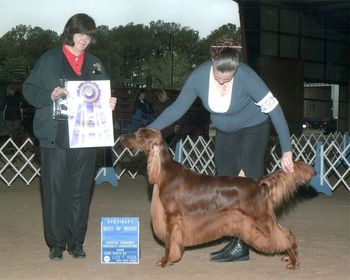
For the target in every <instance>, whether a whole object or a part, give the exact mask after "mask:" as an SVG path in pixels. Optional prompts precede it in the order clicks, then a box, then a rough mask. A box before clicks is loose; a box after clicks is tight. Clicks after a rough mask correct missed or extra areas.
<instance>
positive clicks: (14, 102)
mask: <svg viewBox="0 0 350 280" xmlns="http://www.w3.org/2000/svg"><path fill="white" fill-rule="evenodd" d="M21 105H22V98H21V95H20V94H19V93H18V92H17V91H16V88H15V86H14V85H8V86H7V94H6V97H5V109H4V124H5V127H6V128H7V129H8V131H9V133H10V135H11V136H12V132H13V131H14V130H16V129H18V128H20V127H21V120H22V109H21Z"/></svg>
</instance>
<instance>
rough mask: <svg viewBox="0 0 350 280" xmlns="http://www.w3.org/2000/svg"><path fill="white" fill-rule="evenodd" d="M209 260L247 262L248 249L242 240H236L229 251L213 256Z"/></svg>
mask: <svg viewBox="0 0 350 280" xmlns="http://www.w3.org/2000/svg"><path fill="white" fill-rule="evenodd" d="M230 243H231V242H230ZM210 260H211V261H214V262H235V261H247V260H249V248H248V246H247V245H246V244H245V243H244V242H243V241H242V240H240V239H237V240H236V242H235V243H234V246H231V249H230V250H227V251H226V252H223V253H222V254H219V255H216V256H213V257H211V258H210Z"/></svg>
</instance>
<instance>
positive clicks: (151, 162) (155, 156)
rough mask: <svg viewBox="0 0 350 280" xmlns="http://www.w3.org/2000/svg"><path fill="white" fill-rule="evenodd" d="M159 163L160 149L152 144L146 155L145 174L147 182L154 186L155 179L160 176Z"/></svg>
mask: <svg viewBox="0 0 350 280" xmlns="http://www.w3.org/2000/svg"><path fill="white" fill-rule="evenodd" d="M160 168H161V161H160V149H159V145H158V144H156V143H153V144H152V145H151V150H150V153H149V155H148V162H147V173H148V180H149V182H150V183H151V184H154V183H155V182H156V181H157V178H158V177H159V175H160Z"/></svg>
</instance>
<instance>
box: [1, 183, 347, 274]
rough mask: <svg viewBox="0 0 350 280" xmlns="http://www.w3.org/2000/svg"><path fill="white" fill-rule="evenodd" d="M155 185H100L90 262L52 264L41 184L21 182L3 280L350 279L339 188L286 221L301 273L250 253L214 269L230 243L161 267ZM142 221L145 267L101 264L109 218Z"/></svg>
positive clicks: (4, 234)
mask: <svg viewBox="0 0 350 280" xmlns="http://www.w3.org/2000/svg"><path fill="white" fill-rule="evenodd" d="M148 197H149V196H148V191H147V183H146V180H145V178H144V177H143V176H138V177H137V178H136V179H135V180H131V179H122V180H121V181H120V182H119V186H118V187H116V188H114V187H112V186H111V185H109V184H107V183H103V184H101V185H99V186H96V187H95V189H94V194H93V197H92V202H91V208H90V219H89V226H88V231H87V235H86V240H85V245H84V247H85V249H86V252H87V257H86V259H83V260H76V259H73V258H72V257H71V256H69V255H68V254H67V253H66V252H65V253H64V256H63V260H61V261H52V260H50V259H49V258H48V248H47V247H46V244H45V241H44V237H43V224H42V211H41V197H40V186H39V181H35V182H34V183H33V184H32V185H31V186H30V187H28V186H25V185H24V183H21V182H17V183H16V184H14V185H13V186H12V187H9V188H8V187H6V186H4V185H3V184H2V185H1V186H0V210H1V220H0V266H1V269H0V279H6V280H10V279H36V280H41V279H53V280H55V279H60V280H61V279H73V280H75V279H127V280H129V279H135V280H136V279H137V280H139V279H140V280H148V279H149V280H157V279H162V280H164V279H167V280H177V279H181V280H187V279H191V280H192V279H193V280H194V279H198V280H199V279H200V280H213V279H240V280H245V279H247V280H251V279H257V280H259V279H269V280H274V279H278V280H280V279H287V280H288V279H293V280H295V279H297V280H299V279H308V280H312V279H317V280H322V279H337V280H342V279H350V278H349V277H350V276H349V275H350V203H349V202H350V192H349V191H348V190H347V189H346V188H345V187H344V186H339V187H338V188H337V189H336V190H335V191H334V192H333V195H332V196H331V197H327V196H324V195H322V194H320V195H318V196H316V197H313V198H307V199H306V198H305V196H302V197H301V196H299V197H297V198H296V199H295V200H294V202H295V203H293V204H292V205H291V207H289V208H288V211H285V213H284V214H283V215H281V216H280V218H279V222H280V223H281V224H282V225H285V226H287V227H288V228H290V229H291V230H292V231H293V232H294V234H295V235H296V239H297V243H298V246H299V255H300V259H301V268H300V270H298V271H293V272H289V271H286V270H285V265H284V263H282V262H281V260H280V256H265V255H262V254H259V253H256V252H254V251H251V252H250V261H247V262H236V263H214V262H210V261H209V253H210V252H212V251H215V250H217V249H219V248H221V247H222V246H223V245H224V244H225V243H223V242H222V243H221V242H216V243H214V244H211V245H207V246H202V247H200V248H191V249H187V250H186V251H185V254H184V256H183V258H182V260H181V261H180V262H179V263H176V264H175V265H173V266H171V267H167V268H159V267H157V266H155V263H156V261H157V260H158V259H159V258H160V257H161V256H162V254H163V253H164V248H163V246H162V245H161V244H159V243H157V242H156V241H155V239H154V237H153V235H152V231H151V228H150V215H149V207H150V202H149V200H148ZM105 216H111V217H126V216H136V217H140V247H141V257H140V263H139V264H129V265H118V264H101V262H100V241H101V239H100V220H101V217H105Z"/></svg>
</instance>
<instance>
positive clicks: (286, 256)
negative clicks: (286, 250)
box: [281, 255, 290, 263]
mask: <svg viewBox="0 0 350 280" xmlns="http://www.w3.org/2000/svg"><path fill="white" fill-rule="evenodd" d="M281 261H282V262H285V263H290V257H289V255H283V256H282V258H281Z"/></svg>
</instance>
